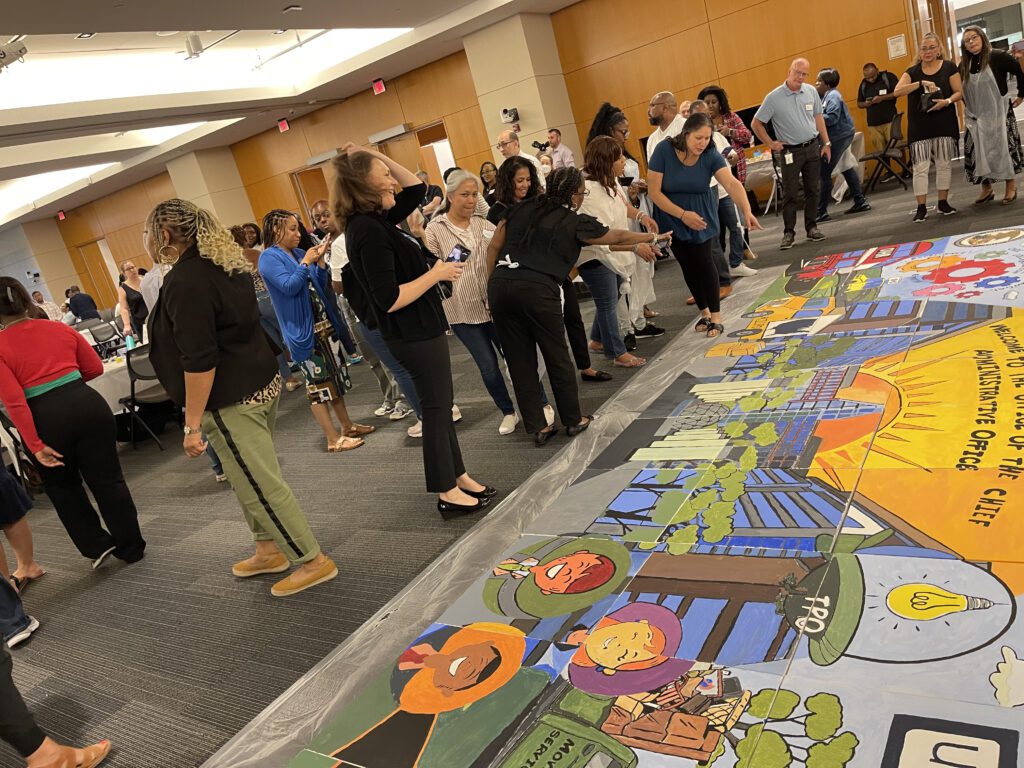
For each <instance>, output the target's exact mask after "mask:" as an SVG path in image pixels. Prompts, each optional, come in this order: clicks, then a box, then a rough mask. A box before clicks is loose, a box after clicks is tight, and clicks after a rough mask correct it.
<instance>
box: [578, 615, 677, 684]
mask: <svg viewBox="0 0 1024 768" xmlns="http://www.w3.org/2000/svg"><path fill="white" fill-rule="evenodd" d="M664 651H665V633H663V632H662V631H661V630H659V629H658V628H657V627H652V626H651V625H650V624H649V623H648V621H647V620H646V619H641V620H640V621H615V620H614V619H608V618H605V619H602V620H601V622H600V623H599V624H598V625H597V627H595V628H594V630H593V631H592V632H590V634H588V635H586V636H585V639H584V640H583V642H582V645H581V647H580V650H579V651H577V652H576V654H575V655H574V656H573V663H575V664H578V665H580V666H581V667H596V668H598V669H599V670H600V671H601V673H602V674H605V675H614V674H615V673H616V672H617V671H618V670H620V669H622V670H635V669H650V668H651V667H655V666H657V665H658V664H661V663H663V662H664V661H666V660H667V657H666V656H665V655H664Z"/></svg>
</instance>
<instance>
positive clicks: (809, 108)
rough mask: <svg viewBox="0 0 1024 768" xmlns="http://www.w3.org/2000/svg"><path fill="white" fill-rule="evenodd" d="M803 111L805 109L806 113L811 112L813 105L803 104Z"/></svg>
mask: <svg viewBox="0 0 1024 768" xmlns="http://www.w3.org/2000/svg"><path fill="white" fill-rule="evenodd" d="M804 109H806V110H807V111H808V112H813V111H814V104H804Z"/></svg>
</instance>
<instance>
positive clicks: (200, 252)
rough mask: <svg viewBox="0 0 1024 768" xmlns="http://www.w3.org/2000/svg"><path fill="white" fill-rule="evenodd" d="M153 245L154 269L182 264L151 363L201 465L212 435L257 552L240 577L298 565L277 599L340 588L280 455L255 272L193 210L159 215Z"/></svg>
mask: <svg viewBox="0 0 1024 768" xmlns="http://www.w3.org/2000/svg"><path fill="white" fill-rule="evenodd" d="M145 238H146V249H147V250H148V251H149V253H150V255H151V256H152V257H153V260H154V261H157V262H162V263H165V264H166V263H171V264H174V269H172V270H171V271H170V272H168V273H167V276H166V277H165V278H164V284H163V286H162V287H161V288H160V298H159V300H158V302H157V304H156V307H155V308H154V311H153V312H151V313H150V316H149V338H150V340H151V342H150V343H151V347H152V348H151V350H150V360H151V361H152V363H153V368H154V369H155V370H156V373H157V376H158V377H159V379H160V383H161V384H163V386H164V388H165V389H166V390H167V393H168V394H169V395H170V397H171V399H172V400H174V401H175V402H176V403H177V404H178V405H180V406H182V407H183V408H184V409H185V440H184V449H185V453H186V454H187V455H188V456H190V457H192V458H195V457H197V456H199V455H201V454H202V453H203V452H204V451H205V449H206V442H205V441H204V440H203V433H205V434H206V436H207V437H208V438H209V441H210V443H211V444H212V445H213V447H214V449H215V450H216V451H217V455H218V456H219V457H220V459H221V463H222V464H223V467H224V474H226V475H227V477H228V480H229V481H230V482H231V487H232V488H233V489H234V491H235V495H236V496H237V497H238V501H239V503H240V504H241V505H242V513H243V514H244V516H245V521H246V523H247V524H248V525H249V528H250V530H251V531H252V534H253V539H254V540H255V542H256V554H255V555H253V556H252V557H250V558H248V559H247V560H243V561H242V562H240V563H236V564H235V566H234V567H233V568H232V572H233V573H234V574H235V576H238V577H240V578H247V577H250V576H258V575H260V574H263V573H283V572H285V571H287V570H288V569H289V568H290V567H291V566H292V565H297V566H298V568H296V569H295V571H293V572H292V573H291V574H289V575H288V576H287V577H286V578H285V579H283V580H282V581H279V582H278V583H276V584H275V585H274V586H273V588H272V589H271V592H272V593H273V594H274V595H275V596H277V597H284V596H286V595H293V594H295V593H296V592H301V591H302V590H304V589H308V588H309V587H313V586H316V585H317V584H322V583H323V582H325V581H329V580H331V579H333V578H335V577H336V576H337V575H338V569H337V567H336V566H335V565H334V562H333V561H332V560H331V559H330V558H328V557H327V556H325V555H324V554H323V553H322V552H321V551H320V545H319V544H318V543H317V541H316V539H315V538H314V536H313V533H312V531H310V529H309V524H308V523H307V522H306V516H305V515H304V514H303V513H302V510H301V509H299V504H298V502H297V501H296V500H295V496H294V495H293V494H292V491H291V488H289V487H288V484H287V483H285V481H284V478H282V477H281V467H280V465H279V464H278V461H277V454H276V452H275V451H274V441H273V429H274V419H275V417H276V415H277V399H278V396H279V395H280V393H281V376H280V374H279V373H278V371H277V363H276V362H275V360H274V352H273V350H272V349H271V347H270V343H269V342H268V341H267V337H266V335H265V334H264V333H263V332H262V330H261V327H260V311H259V306H258V305H257V303H256V294H255V293H254V291H253V282H252V266H251V264H250V263H249V261H248V260H247V259H246V258H245V257H244V256H243V255H242V249H241V248H239V246H238V245H237V244H236V243H235V241H234V239H233V238H232V237H231V234H230V233H229V232H228V231H227V230H225V229H224V227H223V226H221V224H220V223H219V222H218V221H217V220H216V219H215V218H214V217H213V215H212V214H210V213H209V212H208V211H205V210H203V209H201V208H197V207H196V206H195V205H193V204H192V203H190V202H188V201H186V200H177V199H175V200H167V201H165V202H163V203H160V204H159V205H157V207H156V208H154V209H153V211H152V213H150V215H149V220H148V222H147V224H146V233H145Z"/></svg>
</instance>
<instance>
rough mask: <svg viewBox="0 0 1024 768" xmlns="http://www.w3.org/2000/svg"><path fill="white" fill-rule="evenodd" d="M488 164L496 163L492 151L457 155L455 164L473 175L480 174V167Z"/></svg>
mask: <svg viewBox="0 0 1024 768" xmlns="http://www.w3.org/2000/svg"><path fill="white" fill-rule="evenodd" d="M486 162H492V163H493V162H494V155H493V153H492V152H491V151H490V150H487V151H485V152H476V153H474V154H472V155H456V156H455V164H456V165H457V166H459V168H465V169H466V170H467V171H471V172H472V173H480V166H481V165H483V164H484V163H486Z"/></svg>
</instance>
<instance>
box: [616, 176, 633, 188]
mask: <svg viewBox="0 0 1024 768" xmlns="http://www.w3.org/2000/svg"><path fill="white" fill-rule="evenodd" d="M633 178H634V177H633V176H619V184H621V185H622V186H624V187H628V186H629V185H630V184H632V183H633Z"/></svg>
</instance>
